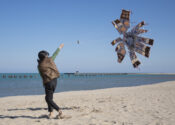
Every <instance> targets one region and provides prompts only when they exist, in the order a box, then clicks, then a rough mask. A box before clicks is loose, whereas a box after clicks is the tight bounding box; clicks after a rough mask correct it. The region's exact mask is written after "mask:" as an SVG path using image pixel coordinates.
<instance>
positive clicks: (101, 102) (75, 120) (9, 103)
mask: <svg viewBox="0 0 175 125" xmlns="http://www.w3.org/2000/svg"><path fill="white" fill-rule="evenodd" d="M174 90H175V81H170V82H162V83H157V84H152V85H143V86H133V87H117V88H107V89H99V90H85V91H84V90H82V91H69V92H60V93H55V94H54V100H55V102H56V103H57V104H58V105H59V106H60V108H61V109H62V111H63V114H64V115H65V116H66V117H65V118H64V119H47V118H46V115H47V114H48V112H47V109H46V108H47V105H46V103H45V100H44V95H34V96H29V95H27V96H9V97H3V98H0V112H1V114H0V122H1V124H2V125H6V124H10V125H22V124H34V125H41V124H55V125H60V124H61V125H64V124H71V125H84V124H87V125H92V124H93V125H99V124H100V125H167V124H168V125H173V124H174V123H175V108H174V105H175V98H174V97H175V91H174ZM4 106H5V107H4ZM54 115H56V112H55V111H54Z"/></svg>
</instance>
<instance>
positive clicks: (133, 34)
mask: <svg viewBox="0 0 175 125" xmlns="http://www.w3.org/2000/svg"><path fill="white" fill-rule="evenodd" d="M129 16H130V11H128V10H122V13H121V16H120V19H116V20H114V21H112V24H113V25H114V27H115V28H116V29H117V30H118V32H119V33H120V34H123V38H120V37H118V38H117V39H115V40H113V41H112V43H111V44H112V45H113V46H114V45H115V44H116V43H118V45H117V47H116V49H115V51H116V52H117V56H118V62H119V63H121V62H122V60H123V59H124V57H125V54H126V50H125V46H126V47H127V48H128V50H129V55H130V59H131V62H132V64H133V67H134V68H137V67H138V66H139V65H140V64H141V62H140V61H139V60H138V59H137V56H136V54H135V52H137V53H139V54H141V55H143V56H145V57H147V58H148V57H149V55H150V46H147V45H153V42H154V40H153V39H150V38H145V37H141V36H139V35H140V34H142V33H146V32H147V30H144V29H140V28H141V27H142V26H144V25H145V22H144V21H142V22H140V23H139V24H137V25H136V26H134V27H133V28H132V29H131V30H130V31H127V30H128V29H129V28H130V19H129Z"/></svg>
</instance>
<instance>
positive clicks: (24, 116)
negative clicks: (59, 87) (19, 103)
mask: <svg viewBox="0 0 175 125" xmlns="http://www.w3.org/2000/svg"><path fill="white" fill-rule="evenodd" d="M60 109H61V110H73V109H74V108H72V107H70V108H69V107H63V108H60ZM18 110H31V111H38V110H47V108H25V109H18V108H15V109H8V110H7V111H18ZM4 118H9V119H16V118H29V119H46V118H47V119H48V116H47V115H41V116H39V117H34V116H28V115H19V116H7V115H0V119H4Z"/></svg>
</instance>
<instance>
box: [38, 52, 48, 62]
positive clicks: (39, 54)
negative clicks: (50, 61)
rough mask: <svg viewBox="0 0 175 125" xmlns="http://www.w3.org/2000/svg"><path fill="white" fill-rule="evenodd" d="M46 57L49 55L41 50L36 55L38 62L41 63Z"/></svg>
mask: <svg viewBox="0 0 175 125" xmlns="http://www.w3.org/2000/svg"><path fill="white" fill-rule="evenodd" d="M46 56H49V53H48V52H47V51H45V50H42V51H40V52H39V53H38V58H39V59H38V62H41V61H42V60H43V59H44V58H45V57H46Z"/></svg>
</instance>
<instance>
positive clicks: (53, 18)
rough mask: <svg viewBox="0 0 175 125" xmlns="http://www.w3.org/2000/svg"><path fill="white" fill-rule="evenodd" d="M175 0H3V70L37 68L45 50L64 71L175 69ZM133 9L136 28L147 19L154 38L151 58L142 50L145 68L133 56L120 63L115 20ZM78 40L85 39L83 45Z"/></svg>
mask: <svg viewBox="0 0 175 125" xmlns="http://www.w3.org/2000/svg"><path fill="white" fill-rule="evenodd" d="M174 6H175V1H174V0H159V1H156V0H0V43H1V45H0V60H1V61H0V72H1V73H2V72H37V58H38V57H37V55H38V52H39V51H40V50H47V51H48V52H49V53H50V54H52V53H53V52H54V51H55V50H56V48H57V47H59V45H60V44H61V43H64V44H65V46H64V48H63V49H62V50H61V52H60V53H59V55H58V57H57V58H56V60H55V63H56V65H57V66H58V68H59V70H60V72H75V71H77V70H79V71H80V72H136V73H143V72H145V73H149V72H153V73H175V32H174V29H175V23H174V22H175V14H174V12H175V7H174ZM122 9H127V10H131V11H132V14H131V16H130V20H131V27H132V26H134V25H136V24H137V23H139V22H140V21H142V20H144V21H145V22H146V23H148V25H147V26H145V27H144V28H145V29H148V30H149V32H148V33H146V34H143V35H142V36H145V37H149V38H153V39H154V40H155V41H154V42H155V43H154V45H153V47H152V48H151V54H150V58H149V59H148V58H145V57H143V56H141V55H139V54H137V56H138V58H139V59H140V61H141V63H142V64H141V65H140V68H139V69H134V68H133V67H132V64H131V61H130V58H129V56H128V53H127V55H126V56H125V58H124V61H123V62H122V63H121V64H119V63H118V62H117V55H116V52H115V47H114V46H112V45H111V44H110V43H111V41H112V40H113V39H115V38H117V37H119V36H120V35H119V33H118V32H117V30H116V29H115V28H114V26H113V25H112V23H111V21H113V20H114V19H116V18H119V17H120V14H121V10H122ZM77 40H79V41H80V44H77Z"/></svg>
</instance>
